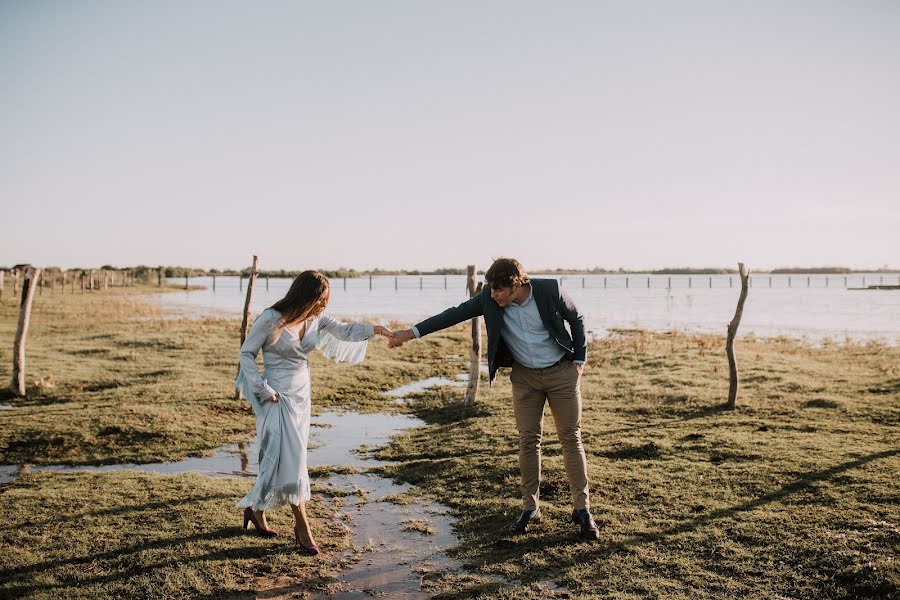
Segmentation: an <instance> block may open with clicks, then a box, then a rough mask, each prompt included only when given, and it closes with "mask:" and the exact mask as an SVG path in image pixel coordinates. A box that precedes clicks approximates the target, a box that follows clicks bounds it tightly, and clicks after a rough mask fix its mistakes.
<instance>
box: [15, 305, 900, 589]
mask: <svg viewBox="0 0 900 600" xmlns="http://www.w3.org/2000/svg"><path fill="white" fill-rule="evenodd" d="M147 291H148V292H152V291H153V289H152V288H148V290H147ZM16 316H17V307H15V306H14V305H13V304H12V303H11V302H10V301H9V300H8V299H4V301H3V302H2V303H0V339H6V340H8V343H7V344H0V377H3V378H6V379H7V380H8V378H9V374H10V373H9V369H10V364H11V353H10V349H11V348H12V337H13V335H14V332H15V319H16ZM237 337H238V323H237V322H235V321H230V320H224V319H199V320H188V319H185V320H174V319H171V318H170V316H169V315H166V314H164V313H162V312H161V311H158V310H156V309H155V308H154V307H153V306H152V305H151V304H148V303H147V302H146V301H143V300H135V299H131V298H129V297H127V296H125V295H123V294H120V293H119V292H118V291H112V290H111V291H110V292H104V293H103V294H97V293H94V294H85V295H84V296H80V295H79V294H76V295H74V296H68V295H67V296H65V297H62V298H61V297H60V296H58V295H57V296H50V297H48V296H47V295H44V296H42V297H39V298H37V300H36V307H35V314H34V317H33V324H32V332H31V335H30V336H29V344H28V364H27V373H28V383H29V396H28V398H26V399H16V398H13V397H11V396H9V395H8V394H7V395H6V396H3V397H2V399H0V400H2V403H4V404H10V405H12V407H13V408H12V409H9V410H4V411H0V424H2V429H0V448H2V457H3V458H2V461H0V462H5V463H18V462H28V463H35V464H59V463H72V464H101V463H111V462H128V461H135V462H148V461H159V460H175V459H179V458H183V457H185V456H189V455H202V454H207V453H210V452H212V451H213V450H214V449H216V448H218V447H220V446H221V445H223V444H225V443H229V442H235V441H240V440H243V439H245V438H246V437H247V436H248V435H249V433H250V432H252V430H253V419H252V415H251V413H250V412H249V410H248V409H247V407H246V404H245V403H242V402H235V401H234V400H232V399H231V391H232V390H231V382H232V380H233V377H234V369H235V361H236V355H237ZM466 339H467V335H466V333H465V330H464V328H457V329H455V330H451V331H448V332H442V333H439V334H435V335H431V336H428V337H426V338H425V339H424V340H420V341H417V342H414V343H411V344H408V345H407V346H405V347H403V348H401V349H399V350H397V351H394V352H389V351H388V350H387V349H386V348H385V344H384V343H383V341H381V340H379V341H377V342H375V343H373V344H371V345H370V353H369V357H368V360H367V362H366V363H365V364H363V365H360V366H356V367H349V366H347V365H334V364H332V363H328V362H327V361H324V360H319V359H315V360H314V362H313V365H312V369H313V384H314V391H313V403H314V406H315V407H316V410H336V409H337V410H340V409H342V408H343V409H352V410H357V411H383V410H387V411H396V410H404V411H412V412H414V413H415V414H416V415H417V416H419V417H420V418H422V419H424V420H425V421H426V422H427V423H428V425H427V426H426V427H424V428H421V429H415V430H410V431H408V432H406V433H404V434H402V435H400V436H398V437H396V438H395V439H394V441H393V442H392V443H391V444H390V445H389V446H387V447H385V448H382V449H380V450H378V451H377V453H376V455H377V457H378V458H380V459H388V460H393V461H398V462H397V464H393V465H388V466H385V467H380V468H379V470H380V471H381V472H382V473H383V474H385V475H387V476H390V477H395V478H397V479H399V480H402V481H407V482H410V483H413V484H416V485H418V486H420V487H421V489H422V490H423V491H424V492H425V493H427V494H428V495H429V496H431V497H436V498H439V499H440V500H441V502H443V503H445V504H448V505H450V506H451V508H452V509H453V512H454V515H455V516H456V518H457V533H458V535H459V536H460V538H461V540H462V543H461V545H460V547H459V548H458V549H456V550H454V551H453V553H454V554H455V555H456V557H457V558H459V559H461V560H462V561H464V562H465V563H466V564H467V566H468V569H469V570H468V572H465V573H440V572H434V573H428V574H427V576H424V580H425V581H426V583H427V585H428V588H429V589H430V590H431V591H432V593H434V594H435V595H436V596H437V597H441V598H467V597H491V598H531V597H554V596H556V595H557V592H556V591H554V590H553V585H552V584H554V583H555V584H558V585H561V586H563V587H562V588H560V589H562V590H565V593H567V594H568V595H569V597H579V598H591V597H597V598H606V597H614V598H642V597H658V598H722V597H749V598H783V597H795V598H848V599H849V598H897V597H900V591H898V590H900V570H898V563H897V556H896V555H897V548H898V546H900V529H898V523H900V509H898V506H900V493H898V484H897V481H898V479H900V457H898V453H900V431H898V422H900V350H898V349H897V348H892V347H886V346H881V345H878V344H862V345H855V344H851V343H845V344H833V343H832V344H826V345H823V346H822V347H819V348H814V347H810V346H808V345H804V344H802V343H799V342H795V341H792V340H789V339H785V338H781V339H775V340H758V339H755V338H740V339H739V340H738V342H737V344H736V350H737V354H738V364H739V366H740V368H741V376H742V385H741V389H740V392H739V395H738V406H737V409H736V410H733V411H727V410H723V408H722V405H723V403H724V400H725V397H726V395H727V387H728V380H727V364H726V361H725V360H724V338H722V337H719V336H700V335H687V334H678V333H675V334H653V333H647V332H640V331H622V332H620V333H619V334H618V335H617V336H616V337H614V338H611V339H607V340H602V341H597V342H594V343H592V345H591V349H590V365H589V367H588V369H587V370H586V372H585V377H584V379H583V381H582V392H583V396H584V412H583V418H582V426H583V431H584V443H585V448H586V451H587V457H588V462H589V470H590V476H591V482H592V484H591V491H592V505H593V506H592V511H593V513H594V515H595V517H596V519H597V521H598V524H599V525H600V527H601V539H600V541H599V542H595V543H588V542H582V541H580V540H579V539H578V538H577V537H576V536H575V529H574V526H573V525H572V524H571V523H570V522H569V520H568V519H569V515H570V510H571V504H570V499H569V491H568V484H567V479H566V477H565V473H564V469H563V466H562V457H561V453H560V446H559V443H558V441H557V440H556V437H555V433H554V428H553V422H552V419H549V418H548V419H546V421H545V436H544V445H543V453H544V460H543V480H542V484H541V496H542V510H543V511H544V514H545V519H544V522H543V523H542V524H541V525H540V526H538V527H536V528H534V530H533V531H531V532H529V534H528V535H526V536H524V537H521V538H508V537H505V534H504V532H505V530H506V527H507V526H508V525H509V523H510V522H511V521H512V520H513V519H514V518H515V517H516V516H517V514H518V511H519V509H520V500H519V498H518V481H519V475H518V464H517V444H518V441H517V436H516V433H515V426H514V420H513V417H512V410H511V406H510V400H509V398H510V386H509V381H508V377H507V376H506V374H505V373H501V375H500V376H499V378H498V380H497V381H496V382H495V383H494V385H493V387H489V386H487V385H486V382H485V385H483V386H482V387H481V393H480V396H479V400H478V403H477V404H476V406H474V407H472V408H469V409H467V408H464V407H462V405H461V400H462V395H463V390H461V389H459V388H450V387H447V388H438V389H433V390H428V391H426V392H422V393H419V394H416V395H415V397H414V399H413V401H412V402H411V403H410V404H407V405H397V404H395V403H394V402H393V401H392V399H390V398H386V397H384V396H382V394H381V392H382V391H385V390H388V389H391V388H394V387H397V386H399V385H402V384H404V383H408V382H411V381H414V380H419V379H424V378H427V377H433V376H439V375H440V376H448V377H452V376H454V375H456V374H457V373H459V372H462V371H465V370H466V365H465V361H464V360H463V358H462V357H465V356H466V352H467V345H468V344H467V341H466ZM36 381H41V382H42V383H41V384H40V385H34V382H36ZM360 441H361V442H364V441H365V440H362V439H361V440H360ZM338 470H340V469H338ZM330 471H331V469H322V470H321V472H319V471H317V472H315V473H313V477H314V479H318V478H322V477H325V476H327V474H328V472H330ZM314 484H315V490H316V496H315V497H314V501H313V502H312V503H311V504H310V510H312V511H313V512H314V524H315V527H316V528H317V529H316V535H317V536H318V538H319V541H320V542H321V543H322V544H323V545H324V546H325V547H326V548H327V549H328V552H327V555H326V557H324V558H323V559H320V561H319V562H315V561H308V560H306V559H300V558H298V557H297V556H296V554H295V553H293V552H292V551H291V550H290V548H289V544H286V543H285V542H286V540H285V538H278V539H277V540H276V541H272V540H262V539H259V538H255V537H247V536H245V535H244V534H242V533H241V532H240V530H239V527H238V525H239V521H237V517H238V515H237V514H236V511H234V510H233V509H232V508H231V507H232V506H233V504H234V502H235V501H236V500H237V499H238V498H239V497H240V496H241V495H243V493H244V492H245V491H246V489H247V486H248V485H249V484H248V482H247V481H246V480H236V479H211V478H205V477H200V476H195V475H182V476H156V475H144V474H137V473H131V472H114V473H65V474H59V473H43V474H40V475H28V476H24V477H22V478H20V479H19V480H17V481H16V482H14V483H12V484H7V485H5V486H3V487H2V488H0V496H2V497H3V499H4V501H5V502H4V506H5V508H6V509H7V516H8V519H9V522H10V523H11V524H13V526H8V527H6V528H4V529H2V530H0V555H2V556H3V559H2V565H0V578H2V581H0V585H2V587H0V593H2V594H3V595H9V596H22V595H29V596H34V597H114V596H117V597H243V596H244V595H246V596H248V597H252V596H253V594H255V593H257V592H259V593H263V592H264V593H266V594H271V595H273V596H278V595H284V596H287V595H290V594H298V595H300V596H301V597H302V594H303V593H305V592H306V591H309V590H313V589H327V588H328V586H329V584H330V583H333V579H329V575H334V574H335V573H337V572H339V570H340V566H341V565H340V564H339V563H334V562H333V561H335V560H337V558H336V557H337V556H338V553H337V551H338V550H340V549H342V548H345V547H347V546H348V545H349V540H348V533H347V530H346V527H345V526H344V525H343V524H342V522H341V521H340V520H338V519H334V518H331V517H333V516H334V514H333V511H334V509H335V508H337V507H338V506H340V505H341V503H342V502H345V501H347V497H346V496H345V495H344V494H343V493H341V492H338V491H337V490H333V489H330V486H328V485H327V484H323V483H322V482H318V481H314ZM170 517H171V518H170ZM272 519H273V520H272V523H273V526H274V527H276V528H280V529H284V530H285V532H286V533H289V522H290V516H289V513H288V512H287V511H282V512H278V511H276V512H275V513H273V516H272ZM18 524H21V526H18ZM285 537H288V536H285ZM559 595H560V596H564V594H563V592H559Z"/></svg>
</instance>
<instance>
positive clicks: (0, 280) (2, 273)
mask: <svg viewBox="0 0 900 600" xmlns="http://www.w3.org/2000/svg"><path fill="white" fill-rule="evenodd" d="M5 278H6V271H4V270H2V269H0V300H3V280H4V279H5Z"/></svg>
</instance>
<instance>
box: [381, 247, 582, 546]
mask: <svg viewBox="0 0 900 600" xmlns="http://www.w3.org/2000/svg"><path fill="white" fill-rule="evenodd" d="M484 278H485V281H486V282H487V284H488V285H487V287H485V288H484V290H483V291H482V292H481V293H480V294H478V295H476V296H473V297H472V298H471V299H470V300H468V301H467V302H463V303H462V304H460V305H459V306H456V307H454V308H449V309H447V310H445V311H444V312H442V313H440V314H438V315H435V316H433V317H429V318H428V319H425V320H424V321H422V322H421V323H418V324H417V325H415V326H414V327H413V328H412V329H405V330H403V331H398V332H395V333H394V336H393V337H392V338H391V340H390V342H389V343H390V346H391V347H392V348H394V347H397V346H401V345H403V344H405V343H406V342H408V341H409V340H411V339H413V338H418V337H421V336H423V335H428V334H429V333H433V332H435V331H439V330H441V329H445V328H447V327H450V326H452V325H456V324H457V323H461V322H463V321H466V320H468V319H472V318H475V317H478V316H484V322H485V325H486V327H487V335H488V372H489V374H490V380H491V383H493V381H494V377H495V376H496V374H497V369H498V368H499V367H512V373H511V375H510V378H509V379H510V381H511V382H512V395H513V412H514V414H515V418H516V427H517V428H518V430H519V470H520V472H521V476H522V503H523V510H522V515H521V516H520V517H519V519H518V520H517V521H516V522H515V523H513V524H512V526H510V528H509V531H510V533H512V534H514V535H518V534H522V533H525V532H526V531H527V530H528V527H529V526H530V525H531V524H537V523H540V520H541V511H540V507H539V506H538V487H539V484H540V476H541V463H540V460H541V435H542V427H543V416H544V403H545V402H547V403H549V404H550V412H551V414H552V415H553V421H554V422H555V423H556V431H557V435H558V436H559V441H560V443H561V444H562V449H563V458H564V461H565V465H566V474H567V475H568V478H569V489H570V491H571V493H572V502H573V503H574V505H575V508H574V510H573V512H572V521H573V522H574V523H576V524H578V525H579V526H580V528H581V536H582V537H584V538H587V539H597V538H598V537H599V532H598V531H597V525H596V524H595V523H594V519H593V518H592V517H591V513H590V502H589V497H588V479H587V460H586V459H585V455H584V447H583V446H582V443H581V387H580V382H581V374H582V371H583V370H584V364H585V361H586V359H587V343H586V340H585V334H584V320H583V318H582V316H581V314H579V312H578V309H577V308H576V307H575V304H574V303H573V302H572V300H571V299H570V298H569V297H568V296H567V295H566V294H565V293H564V292H562V291H561V290H560V289H559V284H558V283H557V281H556V280H555V279H531V278H529V277H528V274H527V273H526V272H525V269H524V268H523V267H522V265H521V263H519V261H517V260H515V259H513V258H498V259H497V260H495V261H494V263H493V264H492V265H491V267H490V268H489V269H488V270H487V273H485V276H484ZM563 321H566V322H568V323H569V328H570V329H571V334H570V333H569V331H567V330H566V327H565V324H564V323H563Z"/></svg>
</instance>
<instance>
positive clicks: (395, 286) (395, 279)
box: [394, 275, 398, 292]
mask: <svg viewBox="0 0 900 600" xmlns="http://www.w3.org/2000/svg"><path fill="white" fill-rule="evenodd" d="M397 279H398V277H397V276H396V275H394V291H395V292H396V291H397V289H398V288H397V285H398V282H397Z"/></svg>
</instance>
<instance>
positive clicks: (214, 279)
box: [212, 275, 216, 292]
mask: <svg viewBox="0 0 900 600" xmlns="http://www.w3.org/2000/svg"><path fill="white" fill-rule="evenodd" d="M212 278H213V291H214V292H215V291H216V276H215V275H213V276H212Z"/></svg>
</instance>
